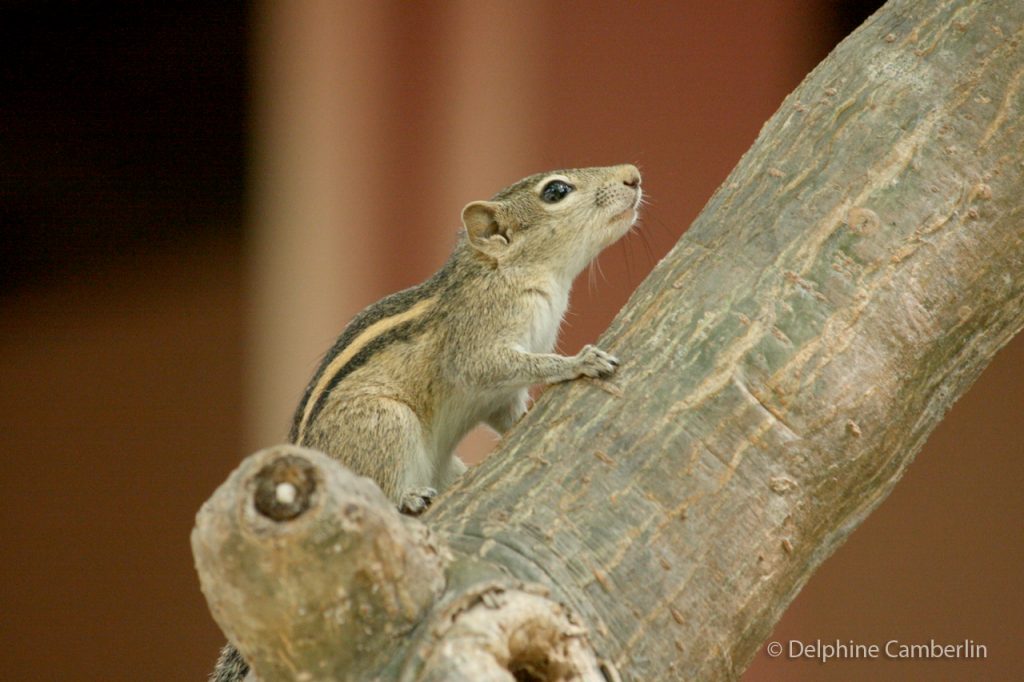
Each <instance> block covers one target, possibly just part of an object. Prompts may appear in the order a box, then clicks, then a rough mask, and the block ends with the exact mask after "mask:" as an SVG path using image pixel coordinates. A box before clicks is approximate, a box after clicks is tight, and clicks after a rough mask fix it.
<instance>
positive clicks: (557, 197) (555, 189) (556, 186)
mask: <svg viewBox="0 0 1024 682" xmlns="http://www.w3.org/2000/svg"><path fill="white" fill-rule="evenodd" d="M574 189H576V188H575V187H573V186H572V185H570V184H569V183H568V182H563V181H562V180H552V181H551V182H549V183H548V184H546V185H544V189H542V190H541V191H540V198H541V200H542V201H544V202H545V203H548V204H557V203H558V202H559V201H561V200H562V199H564V198H565V197H566V196H567V195H568V194H569V192H571V191H573V190H574Z"/></svg>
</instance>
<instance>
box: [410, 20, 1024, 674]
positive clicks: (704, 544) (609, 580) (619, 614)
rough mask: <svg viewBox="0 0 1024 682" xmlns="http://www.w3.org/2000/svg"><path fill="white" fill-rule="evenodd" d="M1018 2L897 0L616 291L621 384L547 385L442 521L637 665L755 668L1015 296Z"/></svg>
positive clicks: (1018, 258)
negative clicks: (627, 292)
mask: <svg viewBox="0 0 1024 682" xmlns="http://www.w3.org/2000/svg"><path fill="white" fill-rule="evenodd" d="M1022 27H1024V4H1022V3H1020V2H1018V1H1017V0H1003V1H1002V2H980V1H974V2H971V1H965V2H948V1H946V2H911V1H909V0H907V1H897V2H891V3H889V5H887V6H886V8H884V9H883V10H882V11H880V12H879V13H878V14H877V15H876V16H874V17H873V18H872V19H870V20H869V21H868V22H867V24H866V25H865V26H863V27H862V28H861V29H860V30H858V31H857V32H856V33H855V34H854V35H853V36H851V37H850V38H849V39H847V40H846V41H844V42H843V44H842V45H840V46H839V47H838V48H837V49H836V50H835V52H834V53H833V54H832V55H830V56H829V58H828V59H827V60H826V61H825V62H824V63H822V64H821V65H820V66H819V67H818V68H817V69H816V70H815V71H814V72H813V73H812V74H811V75H810V76H809V77H808V79H807V80H806V81H805V82H804V83H803V84H802V85H801V86H800V87H799V88H798V89H797V91H796V92H794V93H793V94H792V95H791V96H790V97H789V98H787V100H786V101H785V102H784V104H783V106H782V108H781V109H780V111H779V112H778V113H777V114H776V115H775V116H774V117H773V118H772V119H771V120H770V121H769V122H768V123H767V124H766V125H765V127H764V129H763V131H762V133H761V135H760V137H759V139H758V140H757V142H756V144H755V145H754V147H753V148H752V149H751V150H750V151H749V152H748V153H747V155H746V156H745V157H744V158H743V160H742V161H741V163H740V165H739V166H738V167H737V168H736V170H735V171H734V172H733V173H732V175H731V176H730V177H729V179H728V180H727V181H726V183H725V185H724V186H723V187H722V188H721V189H720V190H719V191H718V192H717V193H716V194H715V196H714V197H713V198H712V199H711V201H710V203H709V204H708V206H707V207H706V209H705V210H704V212H703V213H702V214H701V216H700V217H699V218H698V219H697V221H696V222H695V224H694V225H693V227H692V228H691V229H690V230H689V232H687V233H686V235H685V237H684V238H683V239H682V240H681V241H680V242H679V244H678V245H677V246H676V247H675V249H674V250H673V251H672V252H671V253H670V254H669V255H668V257H667V258H665V260H664V261H662V262H661V263H660V264H659V266H658V267H657V268H656V269H655V271H654V272H653V273H652V274H651V276H650V277H649V278H648V279H647V280H646V281H645V282H644V283H643V284H642V285H641V287H640V288H639V289H638V290H637V292H636V293H635V295H634V296H633V297H632V299H631V300H630V302H629V304H628V305H627V306H626V308H625V309H624V310H623V311H622V313H621V314H620V315H619V317H618V318H617V319H616V321H615V322H614V324H613V325H612V327H611V328H610V330H609V331H608V333H607V334H606V335H605V337H604V339H603V340H602V341H601V342H600V343H601V346H602V347H605V348H607V349H608V350H610V351H611V352H613V353H615V354H616V355H617V356H618V357H619V358H621V359H622V361H623V367H622V370H621V371H620V373H619V375H617V377H616V378H615V382H614V383H615V388H614V390H611V391H601V390H596V389H595V387H594V386H593V385H587V384H584V383H576V384H572V385H569V386H565V387H561V388H559V389H557V390H554V391H551V392H549V393H548V394H547V395H545V396H544V397H543V398H542V399H541V400H540V401H539V403H538V405H537V406H536V407H535V408H534V412H533V413H532V414H531V415H530V416H529V418H528V419H527V420H525V422H524V423H523V424H522V425H521V427H520V428H518V429H517V430H516V431H515V432H514V433H513V434H512V436H511V437H510V438H509V439H508V441H507V442H506V443H505V444H504V446H503V447H502V449H501V451H500V452H499V453H497V454H496V455H494V456H492V458H491V459H489V460H488V461H487V462H486V463H484V464H483V465H482V466H481V467H479V468H478V469H477V470H476V471H474V472H471V473H470V475H469V476H467V477H466V478H465V480H463V481H462V482H461V483H460V484H459V485H458V486H457V488H456V489H454V490H452V491H450V493H449V494H448V495H447V496H446V497H445V498H444V499H442V500H440V501H439V503H438V505H437V508H436V511H435V513H434V514H432V515H431V516H429V517H428V522H429V523H431V524H432V526H433V527H434V528H435V530H437V531H438V532H440V533H441V534H442V535H446V536H450V537H451V538H452V540H451V543H452V545H453V547H454V548H456V549H458V550H461V551H464V552H467V553H469V552H477V551H479V552H482V554H483V556H484V557H485V558H487V559H490V560H492V561H495V562H497V563H501V564H503V565H505V566H506V567H510V568H511V569H512V570H513V571H514V572H515V573H516V574H517V575H519V576H521V577H524V578H529V579H533V580H537V581H539V582H543V583H545V584H551V585H554V586H556V588H557V589H556V590H555V593H556V594H557V595H558V597H559V598H560V599H563V600H564V601H565V602H566V603H568V604H570V605H571V606H572V607H573V608H575V609H577V610H578V611H579V612H580V614H581V615H582V617H583V620H584V622H586V623H587V624H588V625H589V626H590V627H591V629H592V632H593V636H594V638H595V646H596V648H597V651H598V652H599V654H600V655H603V656H605V657H608V658H610V659H612V661H613V662H614V663H615V664H616V665H617V667H618V668H619V670H621V671H623V674H624V675H627V674H628V676H629V677H630V678H632V679H640V680H643V679H668V678H669V677H678V678H679V679H708V678H727V679H728V678H733V677H735V676H737V675H738V674H739V673H740V672H741V671H742V670H743V669H744V668H745V666H746V665H747V662H748V661H749V660H750V659H751V657H752V656H753V654H754V653H755V651H756V649H757V647H758V646H759V645H760V642H761V641H762V640H763V638H764V637H765V636H767V634H768V633H769V632H770V629H771V627H772V625H773V624H774V623H775V622H776V620H777V619H778V617H779V616H780V615H781V613H782V611H783V609H784V608H785V607H786V605H787V604H788V603H789V602H790V601H791V600H792V598H793V597H794V596H795V595H796V593H797V592H798V591H799V589H800V588H801V587H802V586H803V584H804V583H805V582H806V580H807V579H808V578H809V577H810V575H811V573H812V572H813V571H814V569H815V568H816V567H817V566H818V565H819V564H820V563H821V561H822V560H824V559H825V558H826V557H827V556H828V555H829V554H830V553H831V552H832V551H833V550H834V549H835V548H836V547H837V546H838V545H839V544H840V543H841V542H842V541H843V540H844V539H845V537H846V536H847V535H848V534H849V532H850V531H851V530H852V529H853V528H854V527H856V525H857V524H858V523H859V522H860V521H861V520H862V519H863V518H864V516H866V515H867V514H868V513H869V512H870V511H871V510H872V509H873V508H874V507H875V506H876V505H877V504H878V503H879V502H880V501H881V500H882V499H883V498H884V497H885V496H886V495H887V494H888V492H889V491H890V489H891V488H892V486H893V485H894V483H895V482H896V481H897V480H898V479H899V478H900V476H901V475H902V473H903V471H904V469H905V467H906V466H907V465H908V464H909V462H910V461H911V459H912V458H913V456H914V455H915V453H916V452H917V451H918V450H919V449H920V447H921V445H922V444H923V442H924V440H925V438H926V437H927V435H928V434H929V433H930V432H931V430H932V429H933V428H934V427H935V425H936V424H937V423H938V421H939V420H940V419H941V417H942V416H943V414H945V412H946V411H947V410H948V409H949V407H950V406H951V405H952V403H953V402H954V401H955V400H956V398H957V397H958V396H960V395H961V394H962V393H963V392H964V391H965V390H966V389H967V388H968V387H969V386H970V384H971V383H972V382H973V381H974V379H975V378H976V377H977V375H978V373H979V372H980V371H981V370H982V369H983V368H984V366H985V365H986V364H987V363H988V361H989V360H990V359H991V357H992V356H993V354H994V353H995V352H996V351H997V350H998V349H999V348H1000V347H1001V346H1002V345H1003V344H1005V343H1006V342H1007V341H1008V340H1009V339H1010V338H1011V337H1012V335H1013V334H1014V333H1016V332H1017V331H1018V330H1019V329H1020V328H1021V326H1022V324H1024V305H1022V297H1024V248H1022V247H1024V182H1022V160H1021V150H1022V149H1024V127H1022V123H1021V122H1022V119H1024V101H1022V100H1024V94H1022V90H1024V88H1022V86H1024V82H1022V80H1024V79H1022V74H1024V50H1022V47H1021V40H1022V37H1024V36H1022V31H1024V28H1022ZM485 538H486V540H484V539H485ZM485 544H486V548H485Z"/></svg>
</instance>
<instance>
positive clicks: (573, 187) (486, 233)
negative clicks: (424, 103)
mask: <svg viewBox="0 0 1024 682" xmlns="http://www.w3.org/2000/svg"><path fill="white" fill-rule="evenodd" d="M640 197H641V190H640V171H638V170H637V168H636V166H633V165H630V164H624V165H621V166H605V167H599V168H573V169H569V170H559V171H552V172H550V173H538V174H537V175H531V176H529V177H527V178H524V179H522V180H520V181H519V182H517V183H515V184H514V185H510V186H509V187H506V188H505V189H503V190H501V191H500V192H498V193H497V194H495V195H494V197H492V198H491V200H490V201H474V202H472V203H471V204H468V205H467V206H466V207H465V208H464V209H462V223H463V225H464V226H465V228H466V236H467V239H468V242H469V245H470V247H471V248H473V249H475V250H476V251H477V252H479V253H480V254H481V255H482V256H484V257H485V258H487V259H488V260H490V261H492V262H494V263H496V264H498V265H502V264H507V265H511V266H519V265H523V266H538V267H548V268H550V269H551V270H552V271H553V274H556V275H558V276H564V277H567V278H569V279H571V278H573V277H575V276H576V275H577V274H579V272H580V271H581V270H582V269H583V268H585V267H586V266H587V264H588V263H589V262H590V261H591V260H593V259H594V257H595V256H597V254H598V253H600V252H601V250H602V249H604V248H605V247H606V246H608V245H610V244H612V243H614V242H615V241H616V240H617V239H618V238H619V237H621V236H622V235H624V234H625V233H626V232H627V231H629V228H630V227H631V226H632V225H633V223H634V222H635V221H636V218H637V209H638V207H639V205H640Z"/></svg>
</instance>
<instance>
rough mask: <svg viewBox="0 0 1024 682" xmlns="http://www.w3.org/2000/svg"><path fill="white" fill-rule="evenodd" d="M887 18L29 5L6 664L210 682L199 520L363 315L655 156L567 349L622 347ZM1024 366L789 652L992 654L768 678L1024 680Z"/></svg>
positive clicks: (764, 674) (821, 12) (890, 508)
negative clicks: (938, 647)
mask: <svg viewBox="0 0 1024 682" xmlns="http://www.w3.org/2000/svg"><path fill="white" fill-rule="evenodd" d="M867 7H868V5H867V4H864V3H853V2H844V3H833V2H798V1H796V0H773V1H771V2H738V1H726V2H719V3H704V2H700V3H698V2H682V3H675V4H669V3H655V2H649V3H630V4H627V3H611V2H608V3H596V2H586V3H584V2H561V3H556V4H554V5H547V4H540V3H491V2H483V3H480V2H477V3H438V4H432V5H426V4H411V3H394V2H389V3H374V4H371V3H355V2H352V3H328V2H316V1H314V0H300V1H297V2H289V3H267V4H260V5H257V6H256V7H247V6H246V5H245V4H244V3H242V2H223V3H200V2H182V3H178V4H176V5H175V8H174V10H173V11H170V10H159V11H158V10H143V9H140V8H137V7H133V6H132V3H124V4H123V5H122V4H121V3H116V2H115V3H106V6H105V8H104V11H103V12H99V11H98V10H92V9H89V8H82V7H80V6H79V5H78V4H76V3H70V2H49V3H45V2H44V3H39V2H12V3H7V4H5V5H4V6H3V8H2V9H0V44H2V45H3V46H4V47H3V49H4V50H5V54H4V55H3V56H4V60H3V63H4V64H5V65H6V66H5V67H4V68H5V70H4V71H3V78H4V81H3V83H4V88H3V91H2V93H0V94H2V100H0V169H2V170H0V172H2V173H3V178H2V179H3V186H2V192H0V220H2V223H0V225H2V229H3V237H4V240H3V244H4V246H3V250H2V252H0V254H2V258H0V284H2V286H3V296H2V298H0V320H2V323H0V382H2V383H0V387H2V391H0V415H2V418H0V419H2V421H0V448H2V453H3V473H4V477H3V483H4V485H3V494H2V495H0V524H2V526H0V527H2V535H0V537H2V539H3V548H2V551H3V557H4V561H3V563H2V569H0V570H2V573H0V578H2V580H0V585H2V592H0V599H2V601H0V641H2V649H0V651H2V653H0V670H3V674H2V677H3V678H4V679H12V680H40V679H42V680H45V679H75V680H79V679H81V680H111V679H117V680H121V679H125V680H127V679H132V680H138V679H161V680H179V679H180V680H196V679H202V678H203V676H204V675H205V674H206V673H207V672H208V670H209V668H210V666H211V664H212V662H213V659H214V657H215V654H216V649H217V647H218V646H219V645H220V644H221V635H220V634H219V632H218V630H217V628H216V626H215V624H214V623H213V621H212V620H211V618H210V617H209V615H208V613H207V611H206V608H205V604H204V602H203V599H202V595H201V594H200V593H199V590H198V585H197V580H196V577H195V575H194V572H193V570H192V565H191V555H190V552H189V547H188V533H189V530H190V528H191V525H192V518H193V516H194V514H195V512H196V510H197V509H198V507H199V505H200V504H201V503H202V501H203V500H204V499H206V498H207V497H208V496H209V494H210V493H211V492H212V490H213V489H214V488H215V487H216V486H217V485H218V484H219V483H220V482H221V481H222V480H223V479H224V478H225V476H226V475H227V473H228V472H229V471H230V469H231V468H232V467H233V466H234V465H235V464H236V463H237V462H238V460H239V459H240V458H241V457H243V456H244V455H245V454H246V453H247V452H249V451H251V450H252V449H255V448H258V447H262V446H264V445H269V444H272V443H274V442H277V441H280V440H281V439H282V437H283V435H284V433H285V431H286V427H287V423H288V419H289V417H290V412H291V409H292V407H293V405H294V402H295V400H296V399H297V396H298V394H299V392H300V390H301V388H302V386H303V384H304V382H305V380H306V378H307V377H308V374H309V373H310V372H311V371H312V369H313V367H314V365H315V362H316V358H317V356H318V354H319V353H320V352H322V351H323V350H324V349H325V348H326V347H327V345H328V344H329V343H330V341H331V339H332V337H333V335H334V334H336V333H337V332H338V331H339V330H340V328H341V327H342V326H343V325H344V323H345V321H346V320H347V319H348V317H350V316H351V314H353V313H354V312H356V311H357V310H358V309H359V308H360V307H362V306H363V305H366V304H367V303H369V302H371V301H372V300H374V299H375V298H376V297H379V296H381V295H383V294H385V293H387V292H389V291H393V290H395V289H397V288H400V287H404V286H408V285H410V284H413V283H415V282H417V281H420V280H422V279H424V278H425V277H426V276H427V275H429V274H430V273H431V272H432V271H433V270H434V269H436V268H437V267H438V265H439V264H440V262H441V261H442V259H443V258H444V254H445V253H446V252H447V251H448V249H449V248H450V246H451V244H452V241H453V238H454V230H455V228H456V227H457V216H458V211H459V209H460V208H461V206H462V205H463V204H465V203H467V202H468V201H470V200H474V199H479V198H486V197H487V196H489V195H490V194H492V193H493V192H494V191H496V190H497V189H499V188H500V187H501V186H502V185H504V184H507V183H509V182H511V181H513V180H515V179H517V178H519V177H520V176H522V175H525V174H527V173H530V172H534V171H538V170H544V169H550V168H557V167H562V166H569V165H572V166H576V165H592V164H608V163H620V162H634V163H637V164H639V165H640V167H641V168H642V170H643V172H644V185H645V188H646V191H647V193H648V196H649V197H650V199H651V204H650V206H649V207H648V208H647V209H646V211H645V215H644V218H643V229H642V232H643V234H642V235H634V236H632V237H630V238H628V239H626V240H624V242H622V243H620V244H618V245H616V246H614V247H612V248H611V249H609V251H608V252H607V253H606V254H605V255H604V256H603V257H602V258H601V271H602V273H603V275H602V276H599V277H598V278H597V283H596V284H595V285H594V286H592V287H591V286H588V283H587V282H586V281H585V280H583V281H581V282H580V283H579V285H578V286H577V289H576V292H575V293H574V303H573V312H572V313H571V314H570V316H569V318H568V319H567V324H566V326H565V329H564V333H563V336H562V342H561V347H562V350H564V351H566V352H572V351H574V350H576V349H577V348H578V347H579V346H580V345H582V344H583V343H586V342H588V341H591V340H593V339H594V338H596V336H597V335H598V334H599V333H600V331H601V329H603V328H604V327H605V326H606V325H607V324H608V322H609V321H610V320H611V318H612V316H613V315H614V313H615V311H617V310H618V308H619V307H620V306H621V305H622V303H623V302H624V301H625V299H626V297H627V296H628V294H629V292H630V291H631V290H632V289H633V288H634V287H635V286H636V285H637V283H639V281H640V280H641V279H642V278H643V276H644V274H645V272H646V271H647V270H649V269H650V267H651V266H652V265H653V264H654V262H655V261H656V260H657V259H658V258H660V257H661V256H662V255H663V254H664V253H665V252H666V251H667V250H668V249H669V248H670V246H671V245H672V244H673V243H674V242H675V240H676V239H677V238H678V236H679V234H681V232H682V231H683V230H684V229H685V228H686V227H687V225H689V223H690V222H691V220H692V219H693V218H694V216H695V215H696V214H697V212H698V211H699V210H700V208H701V206H702V205H703V203H704V202H705V201H706V200H707V198H708V197H709V196H710V194H711V192H712V191H713V190H714V189H715V188H716V187H717V186H718V184H719V183H720V182H721V181H722V180H723V179H724V177H725V175H726V174H727V173H728V171H729V170H730V168H731V167H732V166H733V165H734V164H735V163H736V161H737V160H738V159H739V157H740V155H741V154H742V153H743V151H744V150H745V149H746V148H747V147H748V146H749V145H750V144H751V143H752V142H753V140H754V138H755V136H756V134H757V132H758V130H759V128H760V126H761V124H762V123H763V122H764V121H765V120H766V119H767V118H768V116H770V115H771V114H772V112H773V111H774V110H775V109H776V108H777V107H778V106H779V105H780V104H781V102H782V98H783V97H784V96H785V94H786V93H787V92H789V91H790V90H791V89H792V88H793V87H794V86H795V85H796V84H797V83H798V82H799V81H800V80H801V78H802V77H803V76H804V75H805V74H806V73H807V72H808V71H809V70H810V68H812V67H813V66H814V64H815V63H816V62H817V61H818V60H820V59H821V58H822V57H823V56H824V55H825V54H826V53H827V52H828V50H829V49H830V47H831V46H832V45H833V44H834V42H835V41H836V40H838V39H839V38H840V37H841V36H842V35H844V34H845V32H847V31H848V30H849V28H850V23H851V22H853V23H854V24H855V23H856V22H857V21H858V20H859V19H858V17H860V16H863V14H864V12H866V11H868V9H867ZM626 359H627V361H628V358H626ZM1022 364H1024V340H1022V339H1018V340H1017V341H1015V342H1014V343H1012V344H1011V345H1010V346H1009V347H1008V348H1007V349H1005V350H1004V351H1003V352H1002V353H1001V354H1000V355H999V357H997V358H996V361H995V362H994V364H993V365H992V366H991V367H990V368H989V369H988V370H987V371H986V372H985V374H984V375H983V376H982V378H981V380H980V381H979V382H978V384H977V385H976V386H975V387H974V388H973V389H972V390H971V392H970V393H969V394H968V395H967V396H966V397H965V398H964V399H963V400H962V401H960V403H959V404H958V405H957V406H956V407H955V409H954V410H953V411H952V412H951V413H950V415H949V416H948V418H947V419H946V421H945V422H943V424H942V425H941V426H940V427H939V429H938V430H937V431H936V432H935V433H934V434H933V436H932V438H931V439H930V441H929V443H928V445H927V447H926V448H925V450H924V451H923V452H922V453H921V455H920V456H919V457H918V459H917V461H916V462H915V463H914V465H913V466H912V467H911V468H910V470H909V472H908V473H907V475H906V477H905V479H904V481H902V482H901V483H900V485H898V486H897V487H896V490H895V492H894V493H893V494H892V496H891V497H890V498H889V499H888V500H887V501H886V502H885V503H884V504H883V505H882V506H881V507H880V508H879V509H878V511H877V512H876V513H875V514H873V515H872V516H871V517H870V518H869V519H868V520H867V521H866V522H865V523H864V525H863V526H862V527H861V528H860V529H859V530H858V531H857V532H856V533H854V534H853V536H852V538H851V539H850V541H849V542H848V543H847V544H846V545H845V546H844V547H842V548H841V549H840V550H839V551H838V552H837V553H836V555H835V556H834V557H833V558H832V559H831V560H829V561H828V562H826V563H825V565H824V566H823V567H822V569H821V570H820V571H819V572H818V574H817V575H816V576H815V577H814V578H813V579H812V580H811V582H810V583H809V584H808V586H807V587H806V588H805V590H804V591H803V592H802V593H801V594H800V595H799V597H798V598H797V599H796V601H795V602H794V604H793V606H792V608H790V609H789V611H788V612H787V614H786V616H785V617H784V619H783V620H782V622H781V623H780V624H779V625H778V627H777V628H776V632H775V633H774V634H773V636H772V637H773V639H777V640H780V641H783V642H785V641H787V640H789V639H799V640H802V641H813V640H816V639H821V640H824V641H834V640H835V639H840V640H843V641H847V640H851V639H852V640H854V641H856V642H858V643H868V644H870V643H879V644H883V643H884V642H885V641H887V640H890V639H898V640H901V641H905V642H912V643H919V642H927V641H928V640H929V639H935V640H937V641H940V642H955V641H960V640H963V639H971V640H974V641H975V642H979V643H982V644H985V645H987V647H988V654H989V657H988V659H987V660H984V661H938V662H927V661H915V662H909V661H877V662H865V661H850V662H830V663H828V664H826V665H821V664H817V663H814V662H807V661H799V662H798V661H788V660H784V659H779V660H772V659H769V658H768V657H767V656H766V655H765V654H764V653H760V654H759V655H758V657H757V658H756V660H755V662H754V664H753V666H752V668H751V669H750V671H749V672H748V673H747V674H746V676H745V678H744V679H746V680H772V679H787V680H791V679H797V680H855V679H857V680H859V679H864V678H870V679H897V680H899V679H975V680H981V679H991V680H999V679H1010V678H1012V677H1014V673H1015V672H1016V671H1017V670H1018V668H1019V665H1018V662H1019V661H1018V658H1019V656H1020V655H1021V654H1022V653H1024V652H1022V647H1021V642H1022V641H1024V616H1022V613H1024V599H1022V596H1021V587H1022V582H1021V578H1020V566H1021V565H1022V563H1024V562H1022V559H1024V542H1022V536H1021V512H1022V511H1024V509H1022V504H1021V493H1020V491H1021V489H1022V487H1024V458H1022V457H1021V455H1024V446H1022V445H1021V443H1022V442H1024V420H1022V418H1021V407H1022V400H1021V391H1022V388H1024V370H1022V369H1021V367H1022ZM489 443H490V439H489V438H488V437H487V436H485V435H480V434H476V435H474V436H472V437H471V441H470V442H469V443H467V444H466V446H465V448H464V451H466V452H472V453H476V454H478V455H479V454H480V453H482V452H483V451H484V450H485V449H486V448H487V447H489Z"/></svg>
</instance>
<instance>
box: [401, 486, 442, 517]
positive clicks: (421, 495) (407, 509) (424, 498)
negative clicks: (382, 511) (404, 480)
mask: <svg viewBox="0 0 1024 682" xmlns="http://www.w3.org/2000/svg"><path fill="white" fill-rule="evenodd" d="M435 497H437V491H436V490H434V489H433V488H428V487H425V486H424V487H420V488H409V489H408V490H406V491H405V492H403V493H402V500H401V502H400V503H399V505H398V511H400V512H401V513H403V514H408V515H409V516H419V515H420V514H422V513H423V512H425V511H427V508H428V507H430V503H431V502H433V501H434V498H435Z"/></svg>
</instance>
